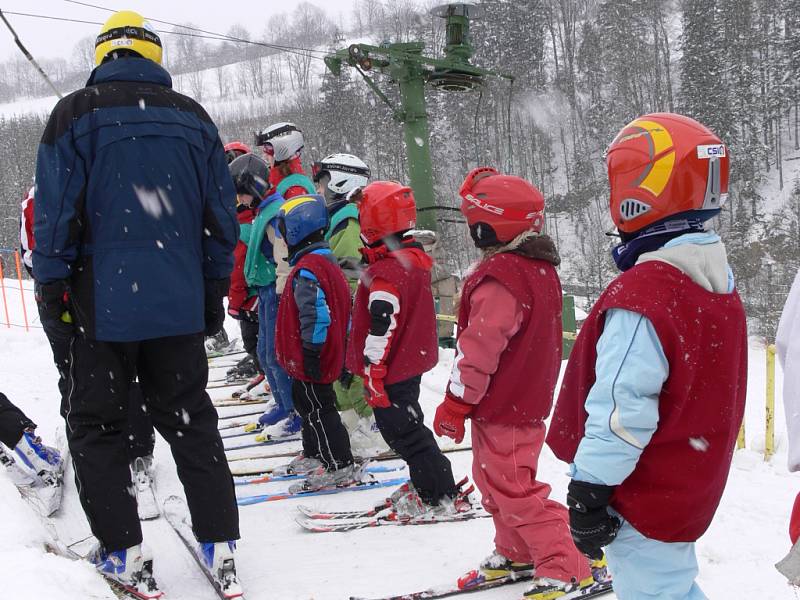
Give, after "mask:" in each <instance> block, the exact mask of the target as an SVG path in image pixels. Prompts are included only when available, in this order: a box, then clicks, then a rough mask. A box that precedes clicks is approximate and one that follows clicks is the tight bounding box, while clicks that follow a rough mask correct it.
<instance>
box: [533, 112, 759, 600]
mask: <svg viewBox="0 0 800 600" xmlns="http://www.w3.org/2000/svg"><path fill="white" fill-rule="evenodd" d="M606 161H607V166H608V177H609V182H610V187H611V190H610V191H611V194H610V195H611V198H610V211H611V218H612V219H613V221H614V224H615V225H616V227H617V230H618V231H619V234H620V237H621V238H622V243H621V244H619V245H618V246H616V247H615V248H614V250H613V253H612V254H613V257H614V260H615V262H616V263H617V266H618V267H619V269H620V270H621V271H623V273H622V275H620V276H619V277H617V278H616V279H615V280H614V281H613V282H611V284H610V285H609V286H608V288H606V290H605V292H604V293H603V294H602V295H601V296H600V298H599V299H598V300H597V302H596V303H595V305H594V307H593V308H592V311H591V313H590V314H589V316H588V318H587V319H586V321H585V323H584V324H583V326H582V328H581V332H580V335H579V336H578V340H577V342H576V344H575V347H574V349H573V351H572V354H571V356H570V360H569V364H568V365H567V370H566V373H565V375H564V383H563V385H562V388H561V392H560V394H559V397H558V402H557V404H556V408H555V411H554V413H553V418H552V421H551V425H550V431H549V433H548V436H547V443H548V445H549V446H550V447H551V448H552V449H553V452H554V453H555V454H556V456H557V457H559V458H560V459H562V460H564V461H565V462H568V463H571V472H572V481H571V482H570V484H569V488H568V490H569V491H568V496H567V503H568V505H569V509H570V527H571V530H572V536H573V539H574V540H575V543H576V545H577V546H578V548H580V549H581V551H583V552H584V553H585V554H587V555H588V556H590V557H595V556H600V555H601V553H602V548H603V547H604V546H607V548H606V555H607V556H608V565H609V569H610V570H611V572H612V573H613V574H614V591H615V592H616V594H617V597H618V598H620V600H641V599H642V598H659V599H665V600H666V599H669V600H678V599H681V600H702V599H705V598H706V596H705V595H704V594H703V592H702V591H701V590H700V588H699V586H698V585H697V583H696V582H695V578H696V576H697V573H698V566H697V559H696V557H695V550H694V543H695V541H696V540H697V539H698V538H699V537H700V536H701V535H703V533H704V532H705V531H706V529H707V528H708V526H709V525H710V524H711V520H712V519H713V517H714V513H715V512H716V510H717V506H718V505H719V501H720V498H721V497H722V493H723V491H724V489H725V483H726V481H727V478H728V471H729V469H730V464H731V460H732V457H733V450H734V445H735V442H736V437H737V433H738V431H739V426H740V424H741V422H742V416H743V413H744V403H745V394H746V390H747V326H746V322H745V313H744V308H743V307H742V303H741V300H740V299H739V295H738V294H737V293H736V289H735V287H734V283H733V275H732V274H731V271H730V268H729V266H728V261H727V257H726V253H725V246H724V245H723V244H722V242H721V240H720V238H719V236H718V235H717V234H716V233H714V232H713V231H712V230H710V229H707V228H706V225H705V224H706V222H707V221H708V220H709V219H710V218H711V217H714V216H716V215H717V214H719V212H720V209H721V207H722V205H723V204H724V202H725V200H726V198H727V192H728V149H727V148H726V146H725V145H724V144H723V143H722V141H721V140H720V139H719V138H718V137H717V136H716V135H714V134H713V133H712V132H711V131H710V130H709V129H708V128H706V127H704V126H703V125H701V124H700V123H698V122H697V121H694V120H693V119H690V118H688V117H683V116H681V115H676V114H670V113H657V114H650V115H646V116H644V117H641V118H639V119H636V120H635V121H633V122H632V123H630V124H628V125H627V126H626V127H625V128H624V129H622V131H621V132H620V133H619V134H618V135H617V137H616V138H615V139H614V141H613V142H612V143H611V145H610V146H609V149H608V153H607V158H606Z"/></svg>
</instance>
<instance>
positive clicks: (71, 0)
mask: <svg viewBox="0 0 800 600" xmlns="http://www.w3.org/2000/svg"><path fill="white" fill-rule="evenodd" d="M63 1H64V2H67V3H69V4H76V5H78V6H85V7H87V8H95V9H98V10H104V11H106V12H112V13H113V12H117V11H116V10H115V9H113V8H108V7H106V6H101V5H99V4H91V3H89V2H81V1H80V0H63ZM145 18H146V19H147V20H148V21H153V22H154V23H161V24H163V25H170V26H172V27H180V28H181V29H186V30H189V31H196V32H198V33H203V34H206V35H212V36H216V39H220V40H223V41H231V42H238V43H242V44H252V45H254V46H263V47H265V48H273V49H275V50H280V51H283V52H290V53H293V54H307V55H308V56H309V57H310V58H317V59H319V60H322V57H317V56H312V54H321V55H323V56H325V55H327V54H328V53H327V52H325V51H323V50H316V49H314V48H303V47H299V46H287V45H284V44H272V43H269V42H254V41H253V40H247V39H244V38H240V37H236V36H231V35H227V34H223V33H217V32H214V31H209V30H207V29H200V28H199V27H194V26H191V25H183V24H180V23H173V22H171V21H165V20H163V19H156V18H154V17H145ZM165 33H176V32H173V31H167V32H165ZM197 37H202V36H197Z"/></svg>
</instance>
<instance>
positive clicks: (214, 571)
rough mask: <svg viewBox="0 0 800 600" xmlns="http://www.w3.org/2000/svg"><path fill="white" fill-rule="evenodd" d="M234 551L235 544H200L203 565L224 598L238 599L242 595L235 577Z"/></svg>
mask: <svg viewBox="0 0 800 600" xmlns="http://www.w3.org/2000/svg"><path fill="white" fill-rule="evenodd" d="M235 550H236V542H200V552H199V556H200V557H202V561H203V565H204V566H205V568H206V569H207V570H208V573H209V575H211V579H212V580H213V581H214V585H215V586H217V588H218V589H219V591H220V593H221V594H222V595H223V596H224V597H225V598H240V597H241V596H242V595H243V594H244V592H243V591H242V585H241V584H240V583H239V579H238V577H237V576H236V564H235V561H234V558H233V553H234V551H235Z"/></svg>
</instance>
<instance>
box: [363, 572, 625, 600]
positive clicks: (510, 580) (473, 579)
mask: <svg viewBox="0 0 800 600" xmlns="http://www.w3.org/2000/svg"><path fill="white" fill-rule="evenodd" d="M531 579H533V575H532V574H514V575H508V576H506V577H499V578H496V579H490V580H488V581H487V580H486V578H485V577H484V576H483V575H482V574H481V573H480V572H479V571H470V572H469V573H467V574H466V575H464V576H463V577H461V578H460V579H459V580H458V582H456V584H455V585H445V586H441V587H434V588H428V589H427V590H422V591H420V592H411V593H410V594H400V595H399V596H382V597H380V598H372V599H369V598H366V597H362V596H350V600H434V599H437V598H450V597H451V596H459V595H461V594H471V593H472V592H482V591H486V590H491V589H494V588H498V587H502V586H506V585H512V584H514V583H520V582H524V581H530V580H531ZM612 591H613V589H612V585H611V583H605V582H603V583H601V582H598V583H595V584H594V585H593V586H592V587H590V588H586V589H585V590H583V593H581V594H580V595H577V596H572V598H576V599H577V598H581V599H588V598H596V597H598V596H603V595H605V594H609V593H611V592H612Z"/></svg>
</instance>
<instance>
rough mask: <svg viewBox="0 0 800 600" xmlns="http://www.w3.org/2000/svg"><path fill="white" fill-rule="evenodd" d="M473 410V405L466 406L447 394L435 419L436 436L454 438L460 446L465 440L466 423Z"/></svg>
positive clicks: (437, 410)
mask: <svg viewBox="0 0 800 600" xmlns="http://www.w3.org/2000/svg"><path fill="white" fill-rule="evenodd" d="M473 408H474V407H473V406H472V405H470V404H464V403H463V402H461V400H459V399H458V398H456V397H455V396H453V395H452V394H451V393H450V392H447V394H445V396H444V401H443V402H442V403H441V404H440V405H439V408H437V409H436V416H435V417H434V418H433V430H434V431H435V432H436V435H438V436H440V437H441V436H447V437H449V438H453V439H454V440H455V441H456V444H460V443H461V442H462V441H463V440H464V421H465V420H466V418H467V415H469V413H471V412H472V409H473Z"/></svg>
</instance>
